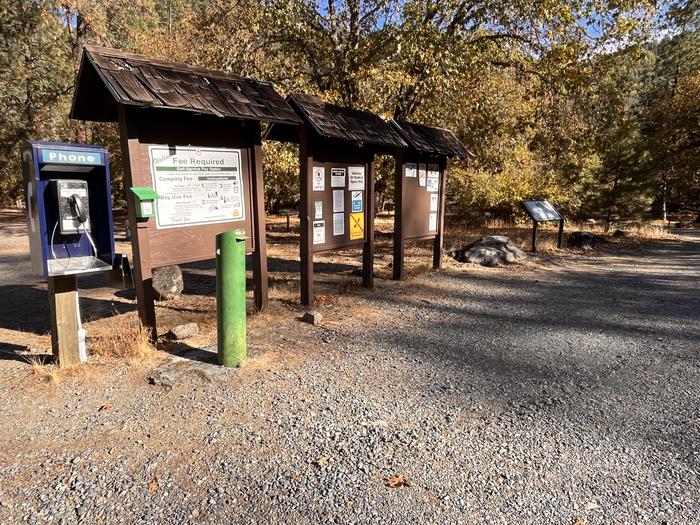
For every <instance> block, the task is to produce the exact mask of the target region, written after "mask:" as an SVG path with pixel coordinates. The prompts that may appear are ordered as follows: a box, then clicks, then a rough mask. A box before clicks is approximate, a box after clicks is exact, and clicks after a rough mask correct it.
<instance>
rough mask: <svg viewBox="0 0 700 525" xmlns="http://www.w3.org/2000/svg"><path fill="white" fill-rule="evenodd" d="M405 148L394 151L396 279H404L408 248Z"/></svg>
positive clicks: (393, 269)
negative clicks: (404, 170)
mask: <svg viewBox="0 0 700 525" xmlns="http://www.w3.org/2000/svg"><path fill="white" fill-rule="evenodd" d="M403 169H404V149H403V148H397V149H396V153H394V260H393V268H392V274H393V275H392V277H393V279H394V280H395V281H403V279H404V261H403V257H404V251H405V249H406V228H405V227H404V221H403V219H404V213H403V212H404V209H403V206H404V200H405V199H404V197H405V194H406V185H405V184H404V180H403Z"/></svg>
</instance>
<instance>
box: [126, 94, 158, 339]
mask: <svg viewBox="0 0 700 525" xmlns="http://www.w3.org/2000/svg"><path fill="white" fill-rule="evenodd" d="M136 118H137V117H136V114H128V110H127V108H126V107H124V106H123V105H121V104H120V105H119V131H120V136H121V148H122V159H123V160H122V165H123V166H124V187H125V188H131V187H132V186H134V179H138V180H139V181H140V180H143V176H142V175H141V172H140V170H141V163H140V159H139V138H138V128H137V123H136ZM139 185H140V184H137V186H139ZM126 198H127V201H129V205H128V206H127V208H128V210H129V225H130V226H131V227H132V228H133V230H132V232H131V249H132V253H133V261H134V268H133V275H134V288H135V289H136V302H137V305H138V310H139V319H140V320H141V324H142V325H143V326H144V328H146V330H148V335H149V339H150V340H151V341H155V340H156V339H157V338H158V333H157V331H156V307H155V296H154V294H153V280H152V276H151V265H150V254H149V242H148V224H147V222H146V221H143V220H141V221H139V220H138V218H137V217H136V208H137V207H136V203H135V202H134V199H135V196H134V194H133V193H132V192H130V191H129V192H127V195H126Z"/></svg>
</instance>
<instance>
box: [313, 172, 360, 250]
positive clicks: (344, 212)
mask: <svg viewBox="0 0 700 525" xmlns="http://www.w3.org/2000/svg"><path fill="white" fill-rule="evenodd" d="M367 181H368V177H367V169H366V166H365V165H364V164H362V163H336V162H314V163H313V167H312V175H311V180H310V181H308V183H309V190H308V191H309V193H308V194H309V198H310V201H311V206H310V209H309V212H310V219H311V223H312V224H311V230H312V235H311V241H312V244H311V247H312V251H313V252H314V253H320V252H325V251H329V250H336V249H339V248H349V247H353V246H362V245H363V244H364V243H365V241H366V240H367V229H366V227H365V218H366V215H365V212H366V210H367Z"/></svg>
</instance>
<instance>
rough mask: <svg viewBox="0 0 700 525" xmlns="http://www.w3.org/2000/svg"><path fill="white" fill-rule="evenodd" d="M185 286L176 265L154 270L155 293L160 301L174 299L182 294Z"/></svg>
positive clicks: (180, 271)
mask: <svg viewBox="0 0 700 525" xmlns="http://www.w3.org/2000/svg"><path fill="white" fill-rule="evenodd" d="M184 286H185V284H184V280H183V278H182V270H180V267H179V266H177V265H175V264H174V265H172V266H163V267H161V268H155V269H154V270H153V291H154V292H155V294H156V299H158V300H159V301H166V300H168V299H174V298H175V297H177V296H178V295H180V294H181V293H182V290H183V288H184Z"/></svg>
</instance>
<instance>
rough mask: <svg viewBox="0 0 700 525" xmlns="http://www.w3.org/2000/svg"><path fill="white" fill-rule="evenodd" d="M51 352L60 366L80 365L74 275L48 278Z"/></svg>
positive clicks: (75, 281)
mask: <svg viewBox="0 0 700 525" xmlns="http://www.w3.org/2000/svg"><path fill="white" fill-rule="evenodd" d="M48 284H49V305H50V310H51V350H52V352H53V355H54V356H56V358H57V359H58V364H59V365H60V366H62V367H63V366H70V365H77V364H79V363H80V339H79V337H80V336H79V334H78V330H79V329H80V321H79V320H78V318H79V312H78V287H77V280H76V277H75V275H61V276H56V277H49V278H48Z"/></svg>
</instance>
